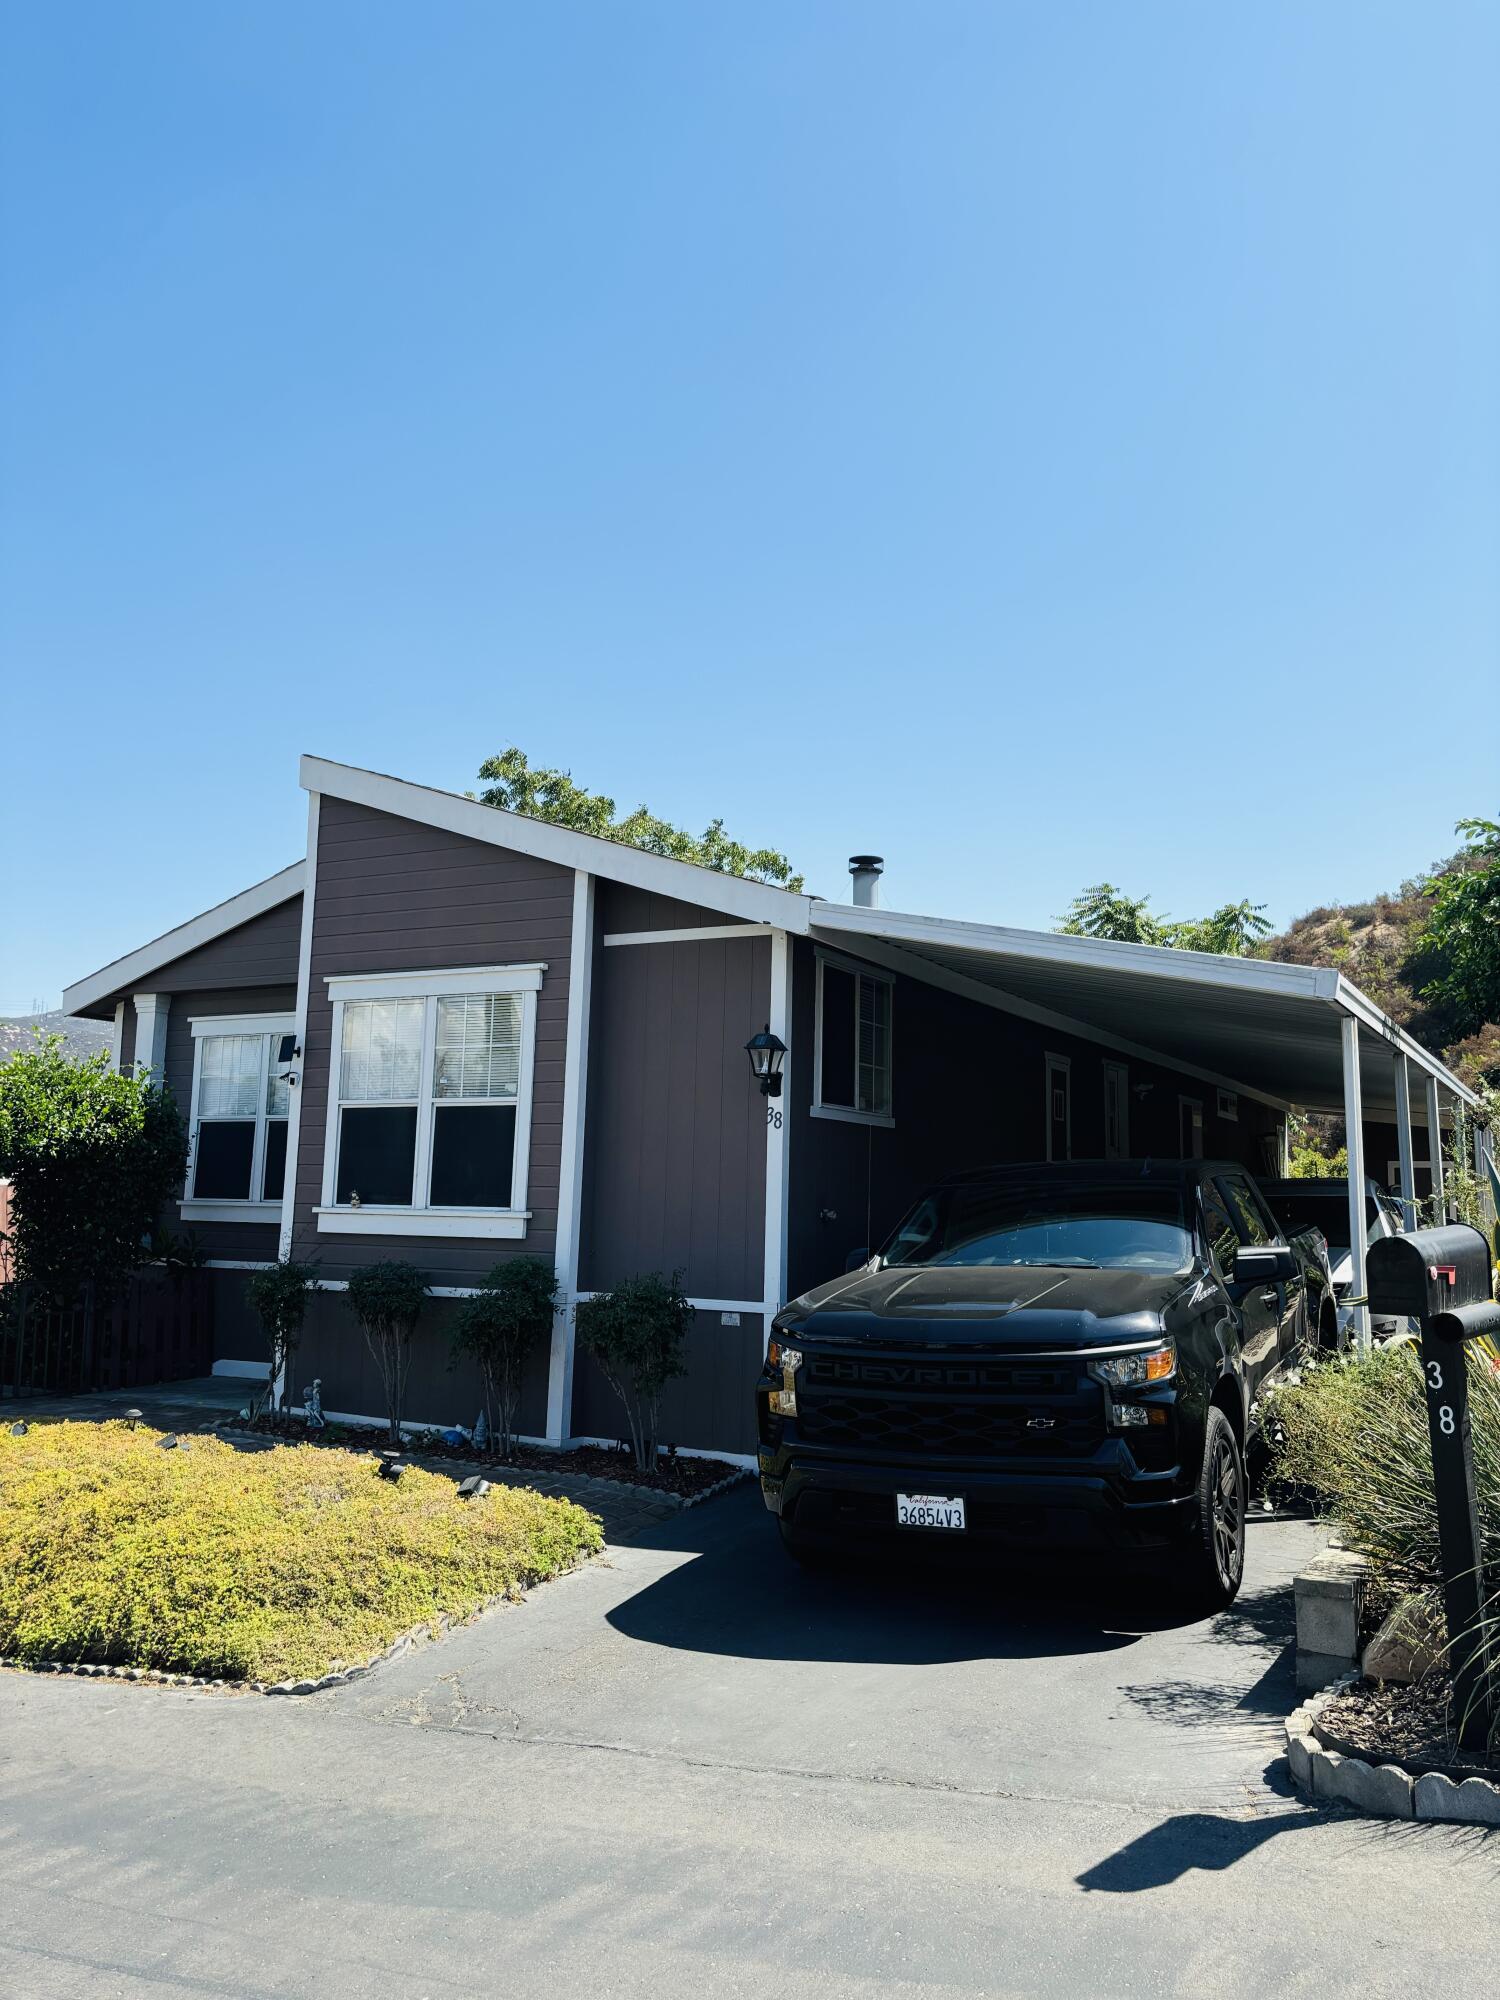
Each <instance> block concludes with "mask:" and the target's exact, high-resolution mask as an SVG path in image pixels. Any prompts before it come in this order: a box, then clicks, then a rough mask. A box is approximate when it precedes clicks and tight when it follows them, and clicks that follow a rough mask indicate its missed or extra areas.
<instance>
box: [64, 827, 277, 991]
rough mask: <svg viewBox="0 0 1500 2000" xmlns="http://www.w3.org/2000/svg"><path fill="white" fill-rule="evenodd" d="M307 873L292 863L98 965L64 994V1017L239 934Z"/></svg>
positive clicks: (132, 986) (274, 904)
mask: <svg viewBox="0 0 1500 2000" xmlns="http://www.w3.org/2000/svg"><path fill="white" fill-rule="evenodd" d="M306 872H307V866H306V863H305V862H302V861H294V862H293V863H292V865H291V866H290V867H289V868H283V869H282V870H281V872H280V873H279V874H277V875H268V876H267V877H266V879H265V881H264V882H256V883H253V884H252V885H251V887H250V888H248V889H241V891H240V893H239V894H238V895H237V896H231V897H230V898H229V899H228V901H227V902H223V903H215V904H214V906H213V908H212V909H211V910H205V911H204V912H203V914H202V915H201V916H197V917H190V918H189V919H188V921H187V922H186V923H185V924H179V925H178V926H177V928H176V929H175V930H170V931H163V933H162V935H161V936H160V937H159V938H153V939H152V940H151V942H150V944H143V945H142V946H141V947H140V948H139V950H137V951H131V952H127V953H126V954H125V956H124V957H123V958H117V959H114V960H112V961H111V963H110V964H108V965H102V966H100V968H99V970H98V971H97V972H91V973H90V974H89V975H88V977H87V978H86V979H80V980H77V981H76V982H75V983H74V984H73V985H72V986H69V987H67V988H66V989H65V990H64V993H63V999H62V1004H63V1012H64V1013H65V1014H81V1013H82V1012H83V1011H84V1009H85V1008H86V1007H93V1006H96V1005H97V1004H98V1002H99V1001H101V1000H104V999H107V998H108V996H109V995H110V994H111V993H120V992H123V991H126V990H128V989H131V988H134V987H137V986H139V985H140V983H141V981H142V980H144V979H149V977H150V976H151V974H152V973H153V972H158V971H160V969H161V968H162V966H164V965H170V964H171V963H172V961H173V959H176V958H181V957H183V956H184V955H185V954H186V953H187V952H190V951H196V950H197V949H198V947H199V946H200V945H205V944H211V943H212V942H213V940H214V939H215V938H219V937H223V935H224V933H225V932H226V931H232V930H236V929H238V927H239V926H240V925H241V924H247V923H249V922H250V920H251V918H252V917H259V916H263V915H264V914H265V912H266V911H267V910H274V909H275V908H276V907H277V905H278V904H281V903H289V902H290V901H291V899H292V898H293V897H294V896H300V895H301V894H302V882H303V878H304V876H305V875H306Z"/></svg>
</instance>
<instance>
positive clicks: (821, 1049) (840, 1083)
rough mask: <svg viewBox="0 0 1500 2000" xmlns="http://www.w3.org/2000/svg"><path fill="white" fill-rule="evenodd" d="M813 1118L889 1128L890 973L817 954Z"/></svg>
mask: <svg viewBox="0 0 1500 2000" xmlns="http://www.w3.org/2000/svg"><path fill="white" fill-rule="evenodd" d="M817 964H818V1009H817V1035H816V1062H815V1065H814V1067H815V1070H816V1079H815V1080H816V1089H815V1090H814V1093H813V1105H812V1108H813V1115H814V1116H815V1117H821V1118H847V1119H852V1120H854V1121H855V1122H857V1123H859V1124H861V1125H890V1124H893V1123H894V1120H893V1118H892V1115H891V1102H892V1100H891V1012H892V1007H891V996H892V989H893V986H894V981H893V980H892V979H891V977H890V975H889V974H887V973H880V972H867V971H865V970H864V969H863V968H862V967H861V966H857V965H850V964H848V963H846V962H844V961H842V960H840V959H836V958H827V957H824V956H823V954H822V953H819V955H818V961H817Z"/></svg>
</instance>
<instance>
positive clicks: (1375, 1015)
mask: <svg viewBox="0 0 1500 2000" xmlns="http://www.w3.org/2000/svg"><path fill="white" fill-rule="evenodd" d="M813 922H814V924H815V926H816V928H817V929H818V930H819V931H821V932H825V933H826V932H829V931H834V932H838V933H841V934H843V935H846V936H850V937H855V936H857V937H864V938H879V939H885V940H887V941H888V942H889V943H891V944H894V945H907V946H909V947H910V948H911V949H912V950H914V951H920V950H921V949H922V947H923V946H924V945H925V946H927V947H928V948H930V949H943V948H947V949H949V950H955V951H974V952H984V953H989V954H990V955H992V956H994V957H997V958H1012V959H1028V960H1031V961H1032V962H1034V963H1038V964H1043V965H1058V966H1084V967H1086V966H1096V967H1098V969H1099V970H1100V971H1124V972H1139V973H1141V974H1143V975H1145V976H1146V977H1147V978H1150V979H1164V980H1171V981H1174V982H1177V983H1180V984H1187V985H1198V986H1216V987H1223V988H1228V989H1230V990H1232V991H1235V992H1239V993H1244V994H1262V995H1265V996H1267V997H1279V998H1282V999H1289V1000H1297V999H1301V1000H1314V1001H1320V1002H1322V1003H1323V1004H1324V1005H1326V1006H1328V1007H1330V1008H1332V1009H1334V1010H1336V1011H1337V1012H1339V1013H1343V1014H1347V1015H1350V1016H1352V1018H1353V1019H1355V1020H1356V1021H1358V1022H1359V1023H1360V1025H1361V1026H1362V1027H1365V1028H1368V1029H1370V1030H1371V1031H1372V1032H1373V1033H1375V1034H1377V1035H1379V1036H1380V1037H1381V1039H1382V1040H1384V1041H1386V1042H1389V1043H1390V1044H1391V1046H1392V1047H1393V1048H1397V1049H1401V1050H1403V1051H1404V1052H1405V1054H1406V1055H1407V1056H1409V1057H1410V1059H1411V1060H1412V1061H1413V1062H1414V1063H1416V1064H1417V1066H1418V1067H1419V1068H1420V1069H1421V1070H1422V1071H1423V1072H1424V1073H1425V1074H1427V1075H1429V1076H1432V1077H1435V1078H1436V1079H1437V1081H1438V1082H1439V1083H1440V1084H1441V1085H1442V1086H1443V1088H1444V1089H1445V1090H1448V1091H1451V1092H1452V1094H1453V1095H1454V1096H1455V1097H1458V1098H1461V1099H1462V1100H1463V1102H1464V1103H1466V1104H1470V1105H1473V1104H1477V1103H1478V1101H1479V1100H1478V1098H1477V1097H1476V1095H1475V1093H1474V1092H1473V1091H1472V1090H1471V1089H1469V1087H1468V1085H1467V1084H1464V1083H1461V1082H1460V1081H1459V1079H1458V1078H1457V1077H1456V1076H1455V1075H1454V1074H1453V1072H1452V1071H1451V1070H1450V1069H1448V1068H1446V1067H1445V1066H1444V1064H1442V1063H1441V1062H1439V1060H1438V1058H1437V1057H1436V1056H1435V1055H1433V1054H1432V1052H1431V1050H1429V1049H1424V1048H1423V1046H1422V1044H1421V1043H1420V1042H1418V1041H1416V1040H1414V1039H1413V1037H1412V1036H1410V1035H1409V1034H1407V1032H1406V1030H1405V1029H1404V1028H1400V1027H1398V1026H1397V1025H1396V1023H1395V1022H1394V1021H1392V1020H1391V1019H1390V1018H1389V1016H1388V1015H1386V1014H1383V1013H1382V1012H1381V1010H1380V1009H1379V1008H1378V1007H1377V1006H1376V1005H1375V1003H1374V1001H1373V1000H1370V999H1369V998H1367V997H1366V995H1365V994H1363V993H1361V992H1360V990H1359V988H1358V987H1357V986H1354V985H1351V984H1350V982H1349V981H1348V980H1347V979H1345V977H1344V976H1343V974H1342V973H1341V972H1339V971H1337V970H1336V969H1335V968H1333V967H1331V966H1319V965H1284V964H1282V963H1281V961H1280V960H1278V959H1268V958H1230V957H1224V956H1221V955H1219V954H1217V953H1214V952H1205V951H1179V950H1177V949H1176V948H1175V947H1173V946H1170V945H1154V944H1116V943H1114V942H1113V941H1111V940H1109V939H1105V938H1085V937H1072V936H1069V935H1067V934H1065V933H1062V932H1057V931H1024V930H1012V929H1009V928H1007V927H1005V926H1004V925H1000V924H973V923H960V922H957V921H955V920H951V919H947V918H943V917H924V916H914V915H911V914H909V913H907V912H905V911H901V910H882V909H873V910H872V909H867V908H864V907H863V906H861V905H858V904H853V903H818V904H816V905H815V907H814V916H813ZM1271 1101H1274V1100H1271Z"/></svg>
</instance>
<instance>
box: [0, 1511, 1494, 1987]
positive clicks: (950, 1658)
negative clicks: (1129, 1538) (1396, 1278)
mask: <svg viewBox="0 0 1500 2000" xmlns="http://www.w3.org/2000/svg"><path fill="white" fill-rule="evenodd" d="M1315 1539H1316V1538H1315V1536H1314V1534H1313V1531H1312V1530H1311V1529H1310V1528H1308V1527H1306V1526H1305V1525H1303V1524H1300V1523H1279V1522H1260V1523H1257V1525H1256V1527H1255V1529H1254V1531H1253V1538H1252V1550H1251V1564H1250V1575H1249V1585H1248V1588H1247V1590H1246V1592H1245V1594H1244V1596H1243V1597H1242V1599H1241V1602H1240V1604H1239V1606H1238V1607H1237V1608H1236V1610H1235V1611H1234V1612H1233V1613H1232V1614H1230V1615H1228V1616H1226V1617H1224V1618H1221V1619H1219V1620H1217V1621H1215V1622H1214V1623H1213V1624H1211V1625H1195V1626H1194V1625H1190V1626H1186V1627H1179V1626H1173V1625H1172V1624H1171V1623H1169V1622H1164V1619H1163V1617H1162V1616H1161V1615H1160V1614H1159V1615H1158V1616H1157V1617H1156V1618H1154V1619H1152V1618H1149V1617H1148V1618H1147V1619H1146V1621H1145V1622H1144V1624H1143V1623H1142V1622H1141V1621H1140V1616H1139V1613H1140V1604H1141V1595H1140V1592H1139V1590H1138V1589H1137V1588H1136V1587H1134V1586H1132V1585H1130V1584H1129V1583H1128V1582H1122V1583H1119V1584H1118V1585H1116V1586H1115V1588H1114V1590H1113V1593H1112V1594H1111V1595H1109V1596H1108V1597H1107V1598H1106V1599H1105V1600H1104V1601H1103V1602H1102V1603H1101V1601H1100V1598H1099V1595H1098V1592H1097V1590H1096V1591H1094V1592H1087V1591H1082V1590H1080V1588H1079V1579H1078V1578H1077V1577H1076V1576H1075V1577H1066V1576H1062V1577H1057V1576H1054V1577H1053V1578H1051V1579H1050V1580H1048V1579H1037V1578H1034V1577H1033V1578H1029V1579H1011V1580H1009V1581H1007V1580H995V1579H988V1580H975V1579H973V1578H968V1577H964V1576H962V1575H959V1576H949V1577H942V1578H938V1579H931V1578H923V1577H913V1576H910V1575H906V1576H899V1577H894V1578H893V1577H891V1576H889V1575H878V1574H877V1575H864V1576H860V1577H858V1578H855V1579H853V1580H848V1581H843V1580H840V1581H834V1582H829V1581H814V1580H810V1579H808V1578H806V1577H804V1576H802V1575H801V1574H800V1573H799V1572H797V1571H795V1570H793V1569H791V1568H790V1567H789V1566H787V1565H786V1564H785V1563H784V1561H783V1559H782V1557H781V1555H780V1552H779V1550H777V1549H776V1548H775V1547H774V1545H773V1541H772V1538H771V1536H770V1534H769V1532H768V1523H767V1522H766V1520H765V1518H764V1516H763V1515H762V1514H761V1513H760V1511H759V1503H758V1500H757V1499H756V1497H755V1495H754V1494H753V1492H751V1491H749V1490H745V1491H742V1492H740V1493H737V1494H733V1495H730V1496H729V1497H727V1498H726V1499H724V1500H721V1501H717V1502H714V1503H713V1504H711V1505H709V1506H707V1507H704V1508H701V1509H697V1510H694V1511H692V1512H690V1513H687V1514H684V1515H680V1516H678V1517H677V1518H676V1519H675V1520H674V1521H672V1522H669V1523H667V1524H665V1525H663V1526H661V1527H659V1528H655V1529H653V1530H651V1531H650V1532H649V1534H648V1535H647V1536H646V1537H645V1538H644V1539H643V1540H642V1541H640V1542H638V1543H636V1544H635V1545H634V1546H632V1547H629V1548H626V1549H622V1550H619V1551H617V1552H616V1553H615V1554H614V1555H613V1557H612V1559H611V1562H610V1565H609V1566H607V1567H604V1566H601V1567H598V1568H595V1569H592V1570H590V1571H588V1572H585V1573H583V1574H580V1575H578V1576H574V1577H570V1578H567V1579H564V1580H562V1581H561V1582H559V1583H556V1584H553V1585H550V1586H548V1587H547V1588H546V1589H544V1590H540V1591H538V1592H537V1593H536V1594H535V1596H534V1597H533V1598H532V1599H531V1601H530V1602H529V1603H527V1604H525V1605H523V1606H518V1607H514V1608H510V1609H507V1610H505V1611H502V1612H500V1613H498V1614H496V1615H495V1616H493V1617H492V1618H490V1619H488V1620H486V1621H484V1622H483V1623H482V1624H480V1625H478V1626H476V1627H473V1628H471V1629H470V1630H469V1631H467V1632H464V1633H461V1634H459V1635H458V1636H457V1637H456V1638H453V1639H451V1640H449V1641H448V1642H446V1643H445V1644H443V1645H441V1646H434V1647H429V1648H424V1649H423V1650H422V1651H421V1652H420V1653H417V1654H415V1655H413V1656H411V1657H409V1658H407V1659H405V1660H402V1661H399V1662H396V1663H394V1664H393V1665H392V1666H391V1667H389V1668H386V1669H384V1670H382V1672H381V1673H380V1674H379V1675H378V1676H377V1677H375V1678H374V1679H372V1680H370V1681H368V1682H366V1683H364V1684H362V1685H361V1686H358V1687H355V1688H350V1689H345V1690H341V1691H339V1692H336V1693H330V1694H327V1695H319V1696H314V1697H310V1698H308V1699H305V1700H303V1701H300V1702H285V1701H280V1702H278V1701H274V1700H266V1699H258V1698H247V1697H238V1698H235V1697H223V1696H214V1695H210V1694H207V1693H196V1692H188V1691H153V1690H145V1689H140V1688H122V1687H119V1686H117V1685H112V1684H110V1683H107V1682H106V1683H96V1682H88V1681H73V1680H56V1679H43V1678H39V1677H35V1676H26V1675H16V1674H0V1841H3V1845H0V1993H3V1994H4V1995H5V1996H6V2000H41V1996H45V1997H46V2000H74V1996H79V2000H82V1996H87V2000H115V1996H120V2000H142V1996H147V1995H150V1996H153V2000H160V1996H166V1995H171V1996H174V2000H196V1996H199V1995H202V1996H221V1995H228V1996H236V2000H239V1996H244V1997H245V2000H250V1996H254V2000H263V1997H264V2000H270V1996H276V2000H283V1997H284V1996H297V2000H303V1997H304V1996H306V2000H335V1996H336V2000H345V1996H353V1995H360V1996H368V1995H369V1994H371V1993H386V1992H392V1993H401V1994H403V1995H409V1996H413V2000H420V1996H423V1995H428V1996H432V2000H438V1996H443V2000H447V1997H448V1996H453V1995H464V1996H469V1995H475V1996H478V1995H483V1996H487V1997H488V1996H491V1995H496V1996H498V1995H505V1996H507V1997H508V2000H509V1996H517V1995H525V1996H529V1995H533V1994H536V1995H541V1994H547V1995H551V1996H572V1995H589V1996H636V1995H642V1996H644V1995H650V1996H652V2000H675V1997H676V1996H693V2000H698V1996H701V1995H709V1996H714V2000H717V1996H721V1995H730V1996H734V1995H742V1994H743V1995H750V1994H754V1995H756V1996H765V1995H767V1994H774V1995H776V1996H778V2000H780V1997H781V1996H790V2000H800V1996H810V1995H816V1996H817V2000H849V1996H854V1995H865V1994H873V1993H877V1992H878V1993H880V1994H882V1995H891V1996H899V2000H907V1996H915V1995H977V1994H983V1995H987V1996H1004V1995H1023V1994H1024V1995H1049V1996H1050V1995H1057V1996H1063V1995H1067V1996H1074V1995H1079V1994H1089V1995H1097V1996H1100V2000H1131V1996H1135V1995H1153V1996H1155V1995H1176V1994H1183V1995H1189V1994H1190V1995H1193V1996H1203V1995H1213V1996H1220V1995H1223V1996H1234V1995H1250V1994H1253V1995H1255V1996H1256V2000H1269V1996H1277V1997H1278V2000H1279V1996H1282V1995H1288V1994H1295V1995H1302V1994H1308V1995H1311V1994H1317V1995H1319V1996H1328V1995H1338V1994H1346V1993H1348V1994H1352V1993H1356V1992H1357V1993H1360V1994H1362V1995H1386V1994H1389V1995H1397V1994H1399V1995H1401V1996H1403V2000H1406V1997H1407V1996H1409V1995H1410V1994H1411V1993H1412V1992H1413V1991H1414V1990H1417V1991H1422V1992H1424V1993H1428V1994H1432V1995H1434V1996H1436V1995H1442V1996H1448V1995H1466V1994H1471V1993H1472V1994H1479V1993H1485V1994H1488V1993H1490V1992H1491V1991H1492V1988H1493V1982H1494V1965H1495V1954H1496V1951H1497V1948H1500V1837H1497V1836H1493V1835H1488V1834H1485V1833H1482V1832H1480V1831H1478V1830H1475V1831H1468V1830H1464V1829H1456V1828H1429V1827H1421V1828H1418V1827H1411V1826H1407V1827H1392V1826H1385V1825H1380V1824H1377V1823H1375V1822H1371V1821H1365V1820H1359V1819H1355V1818H1352V1817H1347V1816H1344V1815H1343V1814H1341V1813H1338V1812H1325V1811H1314V1810H1311V1809H1308V1808H1305V1807H1303V1806H1301V1805H1300V1804H1299V1803H1298V1802H1297V1801H1295V1800H1294V1799H1291V1798H1288V1797H1287V1796H1286V1794H1285V1790H1284V1786H1283V1782H1282V1779H1281V1777H1280V1774H1279V1772H1278V1770H1277V1768H1276V1758H1277V1753H1278V1741H1279V1739H1278V1731H1277V1724H1278V1722H1279V1719H1280V1717H1281V1716H1282V1715H1283V1714H1284V1713H1285V1712H1286V1711H1287V1709H1288V1708H1289V1707H1291V1706H1292V1705H1293V1698H1294V1697H1293V1689H1292V1686H1291V1679H1290V1669H1289V1655H1288V1653H1287V1640H1288V1638H1289V1631H1288V1617H1289V1600H1288V1593H1287V1591H1286V1590H1285V1587H1284V1579H1285V1577H1286V1576H1287V1574H1288V1573H1289V1572H1290V1570H1291V1568H1292V1567H1293V1566H1294V1564H1295V1563H1296V1562H1297V1560H1298V1559H1299V1558H1300V1557H1301V1556H1302V1555H1303V1554H1304V1553H1305V1552H1306V1551H1307V1550H1308V1549H1309V1548H1310V1547H1311V1546H1312V1545H1313V1544H1314V1542H1315Z"/></svg>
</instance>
